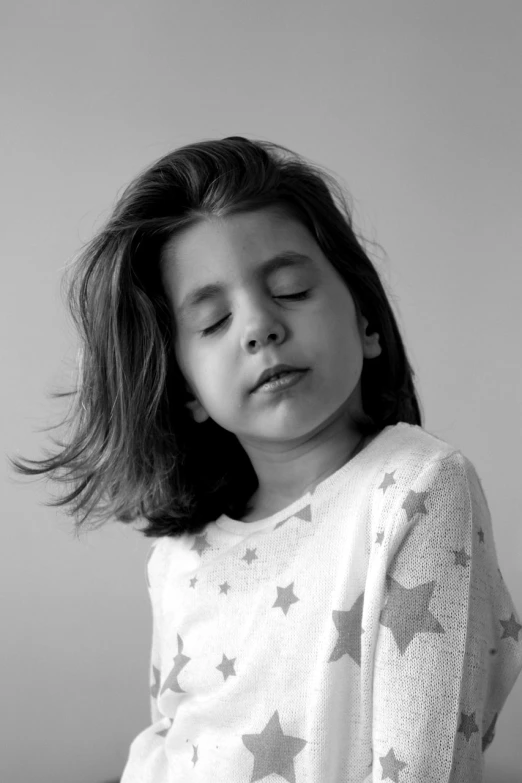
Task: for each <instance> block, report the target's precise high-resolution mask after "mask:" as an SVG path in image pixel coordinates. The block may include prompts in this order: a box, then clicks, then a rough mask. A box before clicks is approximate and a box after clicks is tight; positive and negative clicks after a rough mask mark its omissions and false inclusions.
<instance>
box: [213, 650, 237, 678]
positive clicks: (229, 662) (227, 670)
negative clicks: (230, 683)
mask: <svg viewBox="0 0 522 783" xmlns="http://www.w3.org/2000/svg"><path fill="white" fill-rule="evenodd" d="M235 661H236V659H235V658H227V656H226V655H225V654H224V653H223V660H222V661H221V663H220V664H219V666H216V669H217V670H218V671H220V672H222V674H223V675H224V677H225V682H226V681H227V679H228V678H229V677H232V676H234V677H235V676H236V673H235V671H234V663H235Z"/></svg>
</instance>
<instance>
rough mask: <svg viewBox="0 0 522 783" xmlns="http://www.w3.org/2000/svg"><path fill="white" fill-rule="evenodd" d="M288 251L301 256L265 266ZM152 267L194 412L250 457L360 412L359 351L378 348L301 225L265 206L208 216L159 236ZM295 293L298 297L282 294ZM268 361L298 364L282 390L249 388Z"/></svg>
mask: <svg viewBox="0 0 522 783" xmlns="http://www.w3.org/2000/svg"><path fill="white" fill-rule="evenodd" d="M288 251H291V252H292V253H294V254H300V255H301V256H302V257H303V258H304V257H307V258H308V260H306V259H305V260H301V261H300V262H298V263H294V264H293V265H292V266H288V265H287V266H279V267H277V266H273V267H272V268H271V269H270V268H265V265H266V264H267V262H269V261H270V259H273V258H274V257H275V256H278V255H279V254H281V253H283V252H288ZM161 268H162V278H163V283H164V285H165V289H166V292H167V296H168V298H169V300H170V303H171V306H172V310H173V316H174V321H175V335H176V337H175V352H176V356H177V359H178V363H179V366H180V368H181V371H182V372H183V375H184V377H185V379H186V381H187V383H188V386H189V388H190V390H191V391H192V393H193V394H194V396H195V397H196V399H197V400H198V402H199V406H197V407H198V408H199V410H200V413H201V417H202V418H205V415H208V416H210V417H211V418H212V419H213V420H214V421H215V422H216V423H217V424H218V425H219V426H221V427H223V428H224V429H225V430H228V431H229V432H231V433H234V434H235V435H236V436H237V437H238V439H239V441H240V443H241V444H242V445H243V447H244V448H245V450H246V451H247V453H248V454H249V455H250V456H251V457H252V456H253V455H254V454H255V452H256V451H258V450H261V451H263V450H264V451H272V452H273V453H276V452H278V451H281V452H283V451H288V450H289V449H292V448H295V447H298V446H299V445H300V444H301V443H306V442H307V441H309V440H310V438H311V437H314V436H319V438H320V433H321V431H322V430H323V429H325V428H326V427H328V428H329V430H330V431H331V427H330V425H331V423H332V422H333V421H334V420H336V419H339V420H341V419H342V421H343V424H344V426H347V427H348V429H349V428H350V421H351V414H352V413H355V412H356V411H357V412H360V411H361V409H362V405H361V392H360V377H361V371H362V366H363V358H364V357H365V356H366V357H368V358H372V357H373V356H376V355H378V354H379V353H380V352H381V349H380V346H379V345H378V336H377V335H373V336H372V337H370V338H369V337H367V336H366V335H365V333H364V330H365V326H366V325H367V321H366V319H362V323H361V324H358V323H357V318H356V310H355V305H354V301H353V299H352V296H351V294H350V292H349V290H348V288H347V286H346V284H345V282H344V280H343V279H342V278H341V277H340V275H339V274H338V272H337V271H336V270H335V269H334V267H333V266H332V265H331V264H330V262H329V261H328V260H327V259H326V257H325V256H324V255H323V253H322V251H321V249H320V248H319V246H318V245H317V243H316V242H315V240H314V239H313V237H312V236H311V234H310V233H309V232H308V230H307V229H306V228H305V227H304V226H302V225H301V224H300V223H299V222H297V221H295V220H292V219H290V218H288V217H283V216H281V215H279V214H278V213H277V212H275V211H274V210H268V209H266V210H262V211H257V212H251V213H247V214H242V215H236V216H233V217H227V218H225V219H212V220H208V221H205V222H202V223H200V224H198V225H196V226H192V227H191V228H188V229H186V230H185V231H184V232H183V233H181V234H178V235H177V236H176V237H174V238H172V239H171V240H170V241H169V243H168V244H167V245H166V246H165V248H164V251H163V255H162V264H161ZM210 283H213V284H216V285H218V286H220V287H221V288H220V290H219V291H217V292H214V293H213V294H212V295H211V296H208V297H207V298H205V299H203V300H202V301H199V302H196V303H194V302H193V303H192V304H191V302H190V299H191V295H192V294H193V293H194V291H195V289H199V288H200V287H202V286H206V285H208V284H210ZM304 291H307V292H308V294H307V298H304V299H302V300H299V299H296V300H292V299H285V298H283V297H285V296H288V295H291V294H296V293H301V292H304ZM213 327H215V329H214V330H213V331H210V332H207V333H205V331H204V330H208V329H211V330H212V329H213ZM279 363H282V364H289V365H293V366H295V367H300V368H305V367H306V368H308V372H307V373H306V374H305V375H303V377H302V379H301V381H300V382H299V383H298V384H297V385H295V386H293V387H290V388H289V389H288V390H286V391H283V392H278V393H275V394H274V393H260V392H253V391H252V387H253V386H254V385H255V384H256V383H257V381H258V378H259V375H260V374H261V373H262V372H263V370H265V369H267V368H269V367H272V366H273V365H275V364H279Z"/></svg>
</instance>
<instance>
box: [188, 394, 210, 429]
mask: <svg viewBox="0 0 522 783" xmlns="http://www.w3.org/2000/svg"><path fill="white" fill-rule="evenodd" d="M186 405H187V408H188V409H189V410H190V412H191V413H192V418H193V419H194V421H195V422H197V423H198V424H201V423H202V422H204V421H206V420H207V419H208V418H210V417H209V415H208V413H207V412H206V410H205V408H204V407H203V406H202V405H201V403H200V402H199V401H198V400H196V399H194V400H191V401H190V402H187V404H186Z"/></svg>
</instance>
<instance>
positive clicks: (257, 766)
mask: <svg viewBox="0 0 522 783" xmlns="http://www.w3.org/2000/svg"><path fill="white" fill-rule="evenodd" d="M396 472H397V471H395V470H394V471H393V472H391V473H385V474H384V478H383V481H382V483H381V484H380V487H379V488H380V489H382V490H383V495H384V494H385V493H386V492H387V491H388V490H390V488H392V487H393V486H394V485H395V484H396V483H397V482H396V481H395V479H394V474H395V473H396ZM429 496H430V492H429V490H428V491H423V492H416V491H414V490H411V489H410V490H409V491H408V493H407V495H406V497H405V499H404V501H403V504H402V506H401V509H402V510H404V512H405V514H406V518H407V521H408V522H412V525H411V526H410V529H412V528H413V527H415V526H417V525H418V523H419V522H420V521H421V519H422V518H423V517H426V516H428V515H429ZM310 521H312V507H311V505H310V504H309V503H308V504H307V505H306V506H305V507H304V508H303V509H301V510H300V511H299V512H297V513H296V514H292V515H290V516H289V517H287V518H285V519H284V520H282V521H281V522H279V523H278V524H277V525H276V526H275V527H281V526H282V525H285V524H289V523H290V522H297V523H299V522H310ZM275 527H274V529H275ZM478 535H479V539H480V542H481V544H482V545H484V533H483V531H482V530H480V531H479V533H478ZM383 537H384V530H381V531H379V532H378V534H377V538H376V540H375V544H376V545H379V544H382V542H383ZM212 548H213V547H212V545H211V544H210V543H209V541H208V538H207V532H206V531H204V532H203V533H202V534H200V535H195V536H194V543H193V546H192V550H193V551H196V552H197V553H198V554H199V555H200V557H203V555H204V553H205V552H206V551H207V550H211V549H212ZM238 551H239V547H238ZM256 552H257V549H256V548H251V547H248V546H246V544H245V551H244V554H243V556H242V558H241V559H242V560H244V561H245V563H246V564H247V565H248V566H252V564H254V565H253V566H252V567H255V563H256V561H257V559H258V558H257V554H256ZM451 554H452V555H453V556H454V560H453V561H452V565H453V566H454V567H459V568H462V569H469V567H470V561H471V554H468V553H467V552H466V551H465V549H464V548H463V547H461V548H460V549H453V550H448V557H449V556H450V555H451ZM499 573H500V569H499ZM197 581H198V580H197V578H196V577H193V578H192V579H191V580H190V588H192V589H195V588H196V583H197ZM231 581H232V584H229V582H228V581H226V582H224V583H222V584H221V585H218V587H219V592H220V593H221V594H223V596H224V598H223V600H226V598H227V596H228V593H229V591H233V590H234V583H233V579H232V580H231ZM386 584H387V601H386V604H385V606H384V607H383V608H382V610H381V612H380V616H379V623H380V625H382V627H383V628H387V629H389V632H390V633H391V635H392V637H393V639H394V642H395V645H396V647H397V650H398V651H399V653H400V655H401V656H404V655H405V654H406V653H407V651H408V648H409V646H410V644H411V643H412V642H413V640H414V639H415V638H416V637H417V636H419V635H426V634H433V635H441V634H445V633H446V631H445V628H444V627H443V624H442V623H441V622H440V620H439V618H438V617H437V615H436V613H435V612H434V611H432V609H431V608H430V604H431V601H432V597H433V593H434V590H435V588H436V584H437V583H436V581H435V580H433V579H431V580H428V581H425V582H422V583H420V584H417V585H414V586H411V587H408V586H406V585H404V584H401V582H400V581H398V580H396V579H394V578H393V577H392V576H391V575H390V574H389V573H387V574H386ZM274 590H276V591H277V596H276V595H274V599H275V600H274V602H273V604H272V605H271V608H272V609H274V610H275V609H281V611H282V612H283V614H284V616H285V617H287V618H289V621H291V619H290V618H291V616H292V615H291V612H290V610H291V608H292V606H293V605H294V604H295V603H297V602H299V601H301V600H302V598H301V597H300V590H299V587H298V586H297V587H296V585H295V582H291V583H290V584H288V585H286V586H285V585H275V586H274ZM363 606H364V592H361V593H360V594H359V595H358V597H357V599H356V600H355V602H354V603H353V604H352V606H351V608H349V609H336V610H333V611H332V623H333V627H334V629H335V630H334V629H333V630H332V639H334V638H335V641H334V642H333V644H332V650H331V653H330V657H329V658H328V663H329V664H333V665H334V664H336V662H338V661H340V660H341V659H343V658H344V656H345V655H346V656H347V657H348V658H349V659H350V660H351V661H353V663H354V664H355V665H357V666H359V667H360V666H361V635H362V633H364V630H363V628H362V614H363ZM499 622H500V624H501V625H502V628H503V634H502V636H500V637H499V638H498V640H497V641H498V643H501V642H502V640H504V639H508V638H511V639H513V640H514V641H515V642H516V643H520V639H519V635H520V631H521V630H522V625H521V624H520V623H519V622H518V620H517V618H516V617H515V615H514V614H511V616H510V617H509V618H506V619H500V620H499ZM335 633H336V636H335V637H334V635H333V634H335ZM177 639H178V650H177V654H176V655H175V656H174V657H173V659H172V660H173V666H172V669H171V671H170V673H169V674H168V675H167V677H166V678H165V681H164V683H163V685H162V687H161V690H160V680H159V674H160V673H159V672H158V670H157V669H155V670H154V685H153V686H152V690H151V693H152V694H153V695H154V694H156V695H157V694H158V692H159V695H160V696H161V694H164V693H166V692H167V691H169V690H170V691H172V692H174V693H185V691H184V690H183V688H182V687H181V686H180V684H179V677H180V675H181V673H182V670H183V669H184V668H185V667H186V666H188V665H190V663H191V660H192V659H191V658H190V657H188V656H186V655H184V654H183V646H184V642H183V639H182V638H181V636H180V635H179V634H178V635H177ZM490 653H491V654H494V653H496V649H492V650H490ZM236 660H237V658H228V657H227V656H226V655H225V654H224V653H223V655H222V660H221V662H220V663H219V665H217V666H216V667H215V668H216V669H217V670H218V671H219V672H220V673H221V675H222V677H223V681H226V680H227V679H228V678H229V677H235V676H237V674H236V671H235V666H234V665H235V662H236ZM274 706H275V705H274ZM266 711H267V715H266V717H267V720H266V722H265V723H264V725H261V726H260V731H259V733H251V734H243V735H242V742H243V745H244V747H245V749H246V750H248V751H249V752H250V753H251V754H252V756H253V766H252V767H250V766H248V764H247V761H246V759H245V764H246V767H245V770H246V771H247V770H249V771H251V777H249V783H255V781H258V780H262V779H263V778H265V777H267V776H269V775H271V774H276V775H277V776H279V778H281V779H282V780H284V781H288V783H305V781H304V779H303V780H301V779H300V780H297V779H296V772H295V763H294V760H295V758H296V757H297V756H298V755H299V753H301V752H302V750H303V749H304V748H305V746H306V745H307V744H308V742H309V740H310V738H308V739H305V738H303V737H295V736H292V734H291V732H288V731H287V730H285V720H284V719H283V717H282V716H281V715H280V712H279V710H278V709H273V711H270V706H269V705H266ZM287 717H288V719H289V720H290V719H291V717H292V716H287ZM497 717H498V713H495V715H494V717H493V719H492V721H491V723H490V725H489V727H488V729H487V731H486V733H485V734H484V736H483V737H482V749H483V750H485V748H486V747H488V746H489V744H490V743H491V742H492V740H493V737H494V732H495V724H496V720H497ZM171 725H172V721H171ZM478 732H480V728H479V726H478V725H477V723H476V720H475V712H470V713H466V712H464V711H462V712H461V713H460V722H459V725H458V728H457V734H461V735H462V736H463V737H464V738H465V740H466V741H469V740H470V738H471V737H472V736H473V735H474V734H476V733H478ZM167 733H168V730H165V731H162V732H158V734H160V735H161V736H163V735H166V734H167ZM193 747H194V756H193V763H194V765H195V764H196V762H197V761H198V758H197V748H196V747H195V746H193ZM378 758H379V762H380V764H381V767H382V773H381V777H382V780H391V781H395V783H401V777H400V776H401V773H402V771H403V770H404V769H405V768H406V767H408V763H407V761H405V760H404V759H401V758H398V757H397V755H396V752H395V749H394V748H393V747H389V749H388V752H387V753H386V754H385V755H381V756H378ZM372 763H373V762H370V765H369V769H371V767H372Z"/></svg>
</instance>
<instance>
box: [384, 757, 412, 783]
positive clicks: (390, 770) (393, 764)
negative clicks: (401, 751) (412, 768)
mask: <svg viewBox="0 0 522 783" xmlns="http://www.w3.org/2000/svg"><path fill="white" fill-rule="evenodd" d="M379 761H380V762H381V767H382V778H381V780H387V779H388V778H390V780H393V781H395V783H399V777H398V775H399V772H400V771H401V770H402V769H404V767H407V766H408V765H407V764H405V762H404V761H399V759H398V758H397V756H396V755H395V751H394V750H393V748H390V750H389V751H388V753H387V754H386V756H380V757H379Z"/></svg>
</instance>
